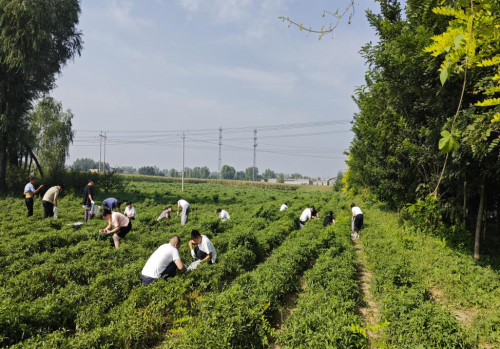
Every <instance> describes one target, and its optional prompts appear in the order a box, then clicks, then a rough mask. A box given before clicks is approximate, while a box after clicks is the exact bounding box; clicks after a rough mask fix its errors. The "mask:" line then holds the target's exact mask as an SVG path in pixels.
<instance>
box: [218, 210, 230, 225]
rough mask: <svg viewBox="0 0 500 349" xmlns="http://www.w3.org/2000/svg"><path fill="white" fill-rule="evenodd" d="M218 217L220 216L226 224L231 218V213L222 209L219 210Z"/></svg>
mask: <svg viewBox="0 0 500 349" xmlns="http://www.w3.org/2000/svg"><path fill="white" fill-rule="evenodd" d="M217 215H219V217H220V220H221V221H223V222H225V221H227V220H229V219H230V218H231V217H230V216H229V213H227V211H226V210H221V209H220V208H218V209H217Z"/></svg>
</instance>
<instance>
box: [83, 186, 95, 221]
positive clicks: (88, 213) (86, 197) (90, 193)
mask: <svg viewBox="0 0 500 349" xmlns="http://www.w3.org/2000/svg"><path fill="white" fill-rule="evenodd" d="M94 183H95V181H94V180H93V179H90V180H89V183H88V184H87V185H86V186H85V188H84V189H83V206H85V220H84V221H85V222H88V221H89V220H91V219H92V218H94V217H93V216H92V206H93V205H94V190H93V186H94Z"/></svg>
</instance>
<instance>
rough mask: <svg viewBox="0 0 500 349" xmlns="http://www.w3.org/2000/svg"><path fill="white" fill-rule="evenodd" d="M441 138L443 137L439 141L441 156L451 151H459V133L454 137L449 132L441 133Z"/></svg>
mask: <svg viewBox="0 0 500 349" xmlns="http://www.w3.org/2000/svg"><path fill="white" fill-rule="evenodd" d="M441 136H442V137H443V138H441V139H440V140H439V149H440V150H441V154H448V153H449V152H450V151H452V150H457V149H458V145H459V143H458V137H459V135H458V134H457V133H455V134H454V135H452V134H451V133H450V132H448V131H443V132H441Z"/></svg>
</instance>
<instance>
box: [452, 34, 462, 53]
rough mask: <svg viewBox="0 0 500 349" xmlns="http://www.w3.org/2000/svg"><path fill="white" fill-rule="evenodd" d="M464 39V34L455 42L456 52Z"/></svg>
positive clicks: (458, 36)
mask: <svg viewBox="0 0 500 349" xmlns="http://www.w3.org/2000/svg"><path fill="white" fill-rule="evenodd" d="M463 38H465V35H464V34H460V35H457V37H456V38H455V40H454V41H453V42H454V43H455V50H456V49H458V48H459V47H460V41H462V39H463Z"/></svg>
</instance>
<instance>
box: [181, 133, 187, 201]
mask: <svg viewBox="0 0 500 349" xmlns="http://www.w3.org/2000/svg"><path fill="white" fill-rule="evenodd" d="M185 139H186V136H184V132H182V191H184V140H185Z"/></svg>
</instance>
